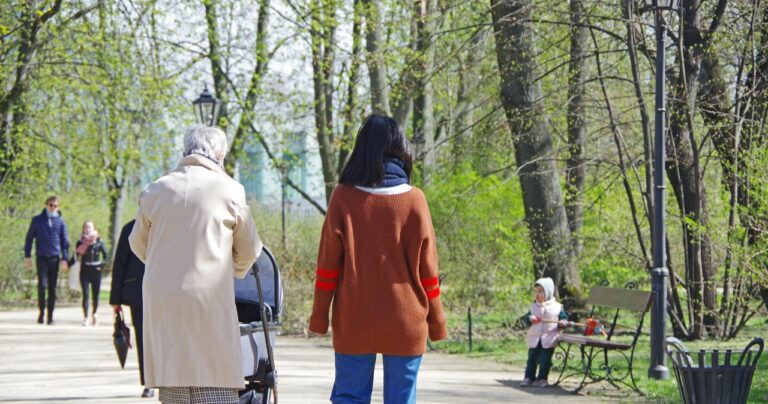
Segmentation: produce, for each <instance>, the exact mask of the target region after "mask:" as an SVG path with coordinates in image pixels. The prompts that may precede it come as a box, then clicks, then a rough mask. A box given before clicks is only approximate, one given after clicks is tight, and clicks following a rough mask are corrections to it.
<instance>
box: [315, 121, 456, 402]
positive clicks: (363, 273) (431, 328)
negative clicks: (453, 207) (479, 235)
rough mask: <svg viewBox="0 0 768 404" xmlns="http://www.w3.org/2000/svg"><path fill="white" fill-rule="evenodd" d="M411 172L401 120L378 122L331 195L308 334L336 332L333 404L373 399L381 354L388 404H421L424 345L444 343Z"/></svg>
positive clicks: (432, 263) (430, 254) (432, 253)
mask: <svg viewBox="0 0 768 404" xmlns="http://www.w3.org/2000/svg"><path fill="white" fill-rule="evenodd" d="M411 169H412V156H411V150H410V146H409V145H408V141H407V139H406V138H405V136H404V135H403V133H402V131H401V130H400V128H399V126H398V124H397V122H396V121H395V120H394V119H392V118H390V117H386V116H382V115H375V114H374V115H371V116H369V117H368V118H367V119H366V120H365V122H364V123H363V125H362V126H361V128H360V130H359V131H358V133H357V138H356V140H355V147H354V149H353V151H352V154H351V156H350V158H349V161H348V162H347V163H346V165H345V166H344V170H343V171H342V173H341V177H340V178H339V185H338V186H336V188H335V189H334V191H333V194H332V195H331V200H330V202H329V204H328V212H327V215H326V217H325V223H324V224H323V230H322V234H321V239H320V246H319V252H318V258H317V277H316V281H315V297H314V306H313V308H312V316H311V317H310V322H309V329H310V331H312V332H315V333H318V334H325V333H327V332H328V327H329V323H331V324H330V325H331V326H332V328H333V348H334V350H335V352H336V355H335V362H336V378H335V381H334V385H333V391H332V392H331V401H332V402H333V403H358V402H370V401H371V391H372V388H373V371H374V366H375V364H376V354H379V353H380V354H382V355H383V360H384V403H385V404H386V403H403V404H406V403H415V402H416V378H417V375H418V371H419V366H420V364H421V357H422V354H423V353H424V351H425V349H426V343H427V338H429V339H430V340H432V341H437V340H441V339H443V338H445V337H446V334H447V331H446V327H445V316H444V314H443V309H442V304H441V302H440V285H439V280H438V268H437V249H436V240H435V232H434V229H433V227H432V218H431V216H430V213H429V207H428V206H427V201H426V198H425V197H424V194H423V193H422V191H421V190H419V189H418V188H416V187H413V186H411V185H409V184H408V182H409V177H410V174H411ZM331 305H332V306H333V307H332V311H333V317H332V318H331V319H330V321H329V314H328V312H329V309H330V308H331Z"/></svg>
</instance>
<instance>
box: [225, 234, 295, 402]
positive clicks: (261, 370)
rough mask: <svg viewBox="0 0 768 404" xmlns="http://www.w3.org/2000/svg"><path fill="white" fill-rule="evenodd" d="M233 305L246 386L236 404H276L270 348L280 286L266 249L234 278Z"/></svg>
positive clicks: (280, 305) (280, 300)
mask: <svg viewBox="0 0 768 404" xmlns="http://www.w3.org/2000/svg"><path fill="white" fill-rule="evenodd" d="M235 306H236V307H237V318H238V321H239V322H240V348H241V351H242V363H243V376H244V377H245V383H246V386H245V389H244V390H242V391H240V393H239V395H240V404H269V403H271V404H277V387H276V386H277V372H276V371H275V356H274V354H273V352H272V345H274V343H275V336H276V335H277V331H276V329H277V328H278V327H279V326H280V314H281V313H282V310H283V287H282V283H281V281H280V270H279V269H278V268H277V263H276V262H275V258H274V256H273V255H272V253H271V252H269V250H268V249H267V248H266V247H264V248H263V249H262V251H261V255H259V259H257V260H256V262H255V263H254V264H253V266H252V267H251V269H250V271H248V274H247V275H246V276H245V278H243V279H235ZM262 320H265V321H262Z"/></svg>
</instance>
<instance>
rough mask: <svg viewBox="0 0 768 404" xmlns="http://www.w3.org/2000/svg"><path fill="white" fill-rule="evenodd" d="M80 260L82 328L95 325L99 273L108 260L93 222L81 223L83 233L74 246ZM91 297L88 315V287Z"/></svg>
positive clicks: (99, 288) (99, 282) (99, 280)
mask: <svg viewBox="0 0 768 404" xmlns="http://www.w3.org/2000/svg"><path fill="white" fill-rule="evenodd" d="M75 252H76V254H77V258H78V259H79V260H80V288H81V289H82V290H83V317H84V318H85V319H84V320H83V326H89V325H94V326H95V325H96V322H97V320H96V310H97V309H98V308H99V291H100V290H101V273H102V270H103V269H104V264H106V262H107V259H108V254H107V248H106V247H105V246H104V242H103V241H101V239H100V238H99V232H98V231H96V226H95V225H94V224H93V222H90V221H89V222H85V223H83V233H82V235H81V236H80V240H77V244H76V245H75ZM89 286H90V289H91V294H92V295H93V296H92V297H93V311H92V312H91V314H90V315H88V287H89Z"/></svg>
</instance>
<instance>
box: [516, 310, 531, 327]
mask: <svg viewBox="0 0 768 404" xmlns="http://www.w3.org/2000/svg"><path fill="white" fill-rule="evenodd" d="M533 318H534V316H532V315H531V311H530V310H528V312H527V313H525V314H524V315H523V316H522V317H520V319H519V321H521V322H522V323H523V324H524V325H525V326H526V327H530V326H531V325H533Z"/></svg>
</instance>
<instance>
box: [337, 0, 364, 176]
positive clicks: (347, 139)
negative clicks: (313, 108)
mask: <svg viewBox="0 0 768 404" xmlns="http://www.w3.org/2000/svg"><path fill="white" fill-rule="evenodd" d="M353 7H354V8H355V9H354V14H353V17H352V18H353V21H352V55H351V56H350V59H349V77H348V79H347V103H346V105H345V107H344V129H343V133H342V135H341V145H340V147H339V158H338V160H337V168H336V172H337V174H338V175H341V171H342V170H343V169H344V164H346V163H347V157H349V154H350V153H351V151H352V147H353V145H354V142H355V134H354V131H355V128H356V127H357V125H358V123H357V112H358V111H357V110H358V105H357V103H358V99H357V80H358V76H359V75H360V53H361V51H362V38H361V36H362V18H363V15H362V14H363V3H362V0H354V5H353Z"/></svg>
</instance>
